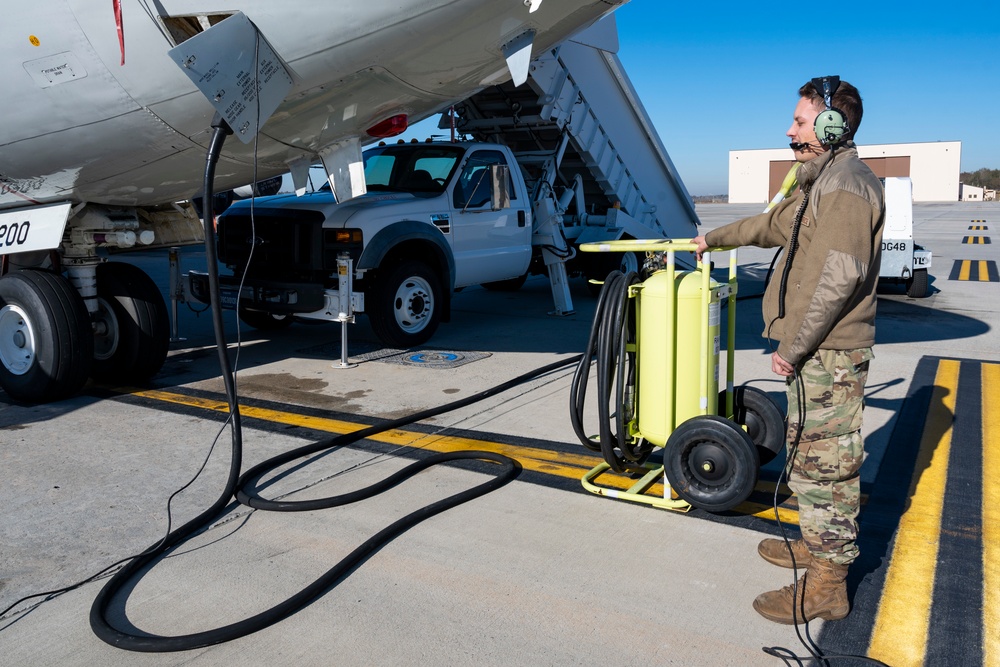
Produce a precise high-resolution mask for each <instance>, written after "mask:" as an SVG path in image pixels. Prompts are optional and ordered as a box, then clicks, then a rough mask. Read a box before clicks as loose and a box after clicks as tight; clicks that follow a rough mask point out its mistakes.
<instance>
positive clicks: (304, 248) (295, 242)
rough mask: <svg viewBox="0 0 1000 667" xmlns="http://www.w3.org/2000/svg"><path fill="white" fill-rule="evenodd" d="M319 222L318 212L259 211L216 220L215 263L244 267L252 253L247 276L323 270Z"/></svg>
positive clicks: (320, 218)
mask: <svg viewBox="0 0 1000 667" xmlns="http://www.w3.org/2000/svg"><path fill="white" fill-rule="evenodd" d="M323 221H324V216H323V214H322V213H320V212H318V211H301V210H293V211H282V212H278V211H267V210H264V211H261V210H258V211H257V212H256V213H255V214H254V221H253V224H251V220H250V216H249V215H244V214H242V213H234V214H228V215H223V216H222V217H221V218H219V229H218V233H219V260H221V261H222V262H223V263H225V264H227V265H229V266H240V267H242V266H245V265H246V263H247V258H248V257H250V254H251V250H252V251H253V263H252V265H251V266H250V269H249V275H263V274H268V275H271V276H274V275H275V274H287V273H299V272H302V271H315V270H317V269H325V268H326V267H324V266H323V265H324V262H323V255H324V253H323Z"/></svg>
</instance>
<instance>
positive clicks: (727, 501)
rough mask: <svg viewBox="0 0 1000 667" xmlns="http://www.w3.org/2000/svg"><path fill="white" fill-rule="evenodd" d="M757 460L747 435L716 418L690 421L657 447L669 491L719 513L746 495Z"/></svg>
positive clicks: (755, 469) (700, 417) (754, 479)
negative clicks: (660, 448) (660, 447)
mask: <svg viewBox="0 0 1000 667" xmlns="http://www.w3.org/2000/svg"><path fill="white" fill-rule="evenodd" d="M759 467H760V460H759V459H758V458H757V448H756V447H755V446H754V444H753V441H752V440H751V439H750V436H749V435H747V433H746V432H745V431H744V430H743V429H742V428H741V427H740V426H739V425H737V424H735V423H733V422H732V421H730V420H728V419H724V418H722V417H718V416H716V415H701V416H698V417H692V418H691V419H688V420H687V421H685V422H683V423H682V424H681V425H680V426H678V427H677V428H676V429H674V432H673V433H671V434H670V437H669V438H667V442H666V444H665V445H664V447H663V468H664V472H665V473H666V475H667V480H668V481H669V482H670V487H671V488H672V489H673V490H674V491H675V492H676V493H677V495H678V496H680V497H681V498H682V499H683V500H685V501H687V502H688V503H690V504H691V506H692V507H695V508H698V509H703V510H706V511H708V512H725V511H728V510H731V509H733V508H734V507H736V506H737V505H739V504H740V503H742V502H743V501H744V500H746V499H747V498H749V497H750V493H751V492H753V489H754V486H755V485H756V484H757V470H758V468H759Z"/></svg>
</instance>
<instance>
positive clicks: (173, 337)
mask: <svg viewBox="0 0 1000 667" xmlns="http://www.w3.org/2000/svg"><path fill="white" fill-rule="evenodd" d="M167 259H168V261H169V262H170V342H171V343H177V342H180V341H182V340H187V339H185V338H181V337H180V336H179V335H178V328H179V325H178V323H177V302H178V301H180V299H181V298H182V297H183V296H184V288H183V287H182V279H181V261H180V248H177V247H174V248H170V249H169V250H168V251H167Z"/></svg>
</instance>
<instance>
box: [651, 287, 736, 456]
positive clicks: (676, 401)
mask: <svg viewBox="0 0 1000 667" xmlns="http://www.w3.org/2000/svg"><path fill="white" fill-rule="evenodd" d="M702 284H703V281H702V273H701V271H700V270H698V271H677V272H676V273H675V274H674V281H673V285H671V284H670V280H669V279H668V273H667V272H666V271H658V272H656V273H654V274H653V275H652V276H650V277H649V278H648V279H647V280H646V281H645V282H643V284H642V289H641V290H640V291H639V294H638V297H637V304H636V312H637V318H638V336H637V339H636V347H637V352H636V357H637V365H638V375H637V378H636V393H637V394H638V402H639V414H638V430H639V432H640V434H641V435H642V437H644V438H645V439H646V440H647V441H648V442H651V443H653V444H654V445H658V446H661V447H662V446H663V445H664V444H665V443H666V442H667V438H669V437H670V434H671V433H673V430H674V428H676V426H677V425H678V424H680V423H681V422H684V421H686V420H687V419H690V418H691V417H695V416H697V415H702V414H713V415H714V414H715V412H716V406H717V403H718V393H719V389H718V387H719V330H720V326H719V298H718V291H717V288H718V287H719V284H718V283H717V282H715V281H714V280H712V281H710V283H709V285H710V287H709V290H710V292H711V294H710V296H709V306H708V312H707V313H704V312H703V311H702ZM671 291H672V293H673V295H674V298H673V299H672V301H673V302H674V313H675V316H674V317H673V318H671V317H670V301H671V299H670V298H669V297H670V294H671ZM671 321H672V322H673V329H672V330H670V327H671ZM704 323H707V325H708V331H707V332H705V331H703V326H704ZM705 336H707V337H708V346H709V347H708V354H709V364H708V366H707V368H706V372H707V374H708V389H707V392H706V393H707V397H706V398H707V402H706V403H705V405H702V401H701V369H700V364H701V344H702V340H703V339H704V337H705ZM671 358H672V359H673V361H674V364H673V366H674V371H673V374H671V373H670V363H669V362H670V360H671ZM670 403H673V419H671V418H670V414H669V413H670V410H669V409H668V407H669V404H670Z"/></svg>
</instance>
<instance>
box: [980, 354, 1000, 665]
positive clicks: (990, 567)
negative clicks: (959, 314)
mask: <svg viewBox="0 0 1000 667" xmlns="http://www.w3.org/2000/svg"><path fill="white" fill-rule="evenodd" d="M982 402H983V667H1000V364H983V398H982Z"/></svg>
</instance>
